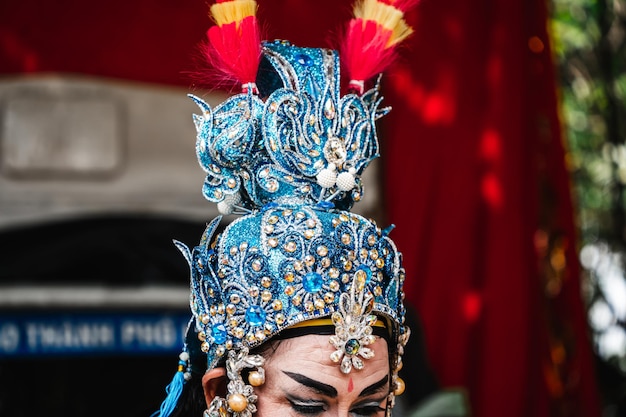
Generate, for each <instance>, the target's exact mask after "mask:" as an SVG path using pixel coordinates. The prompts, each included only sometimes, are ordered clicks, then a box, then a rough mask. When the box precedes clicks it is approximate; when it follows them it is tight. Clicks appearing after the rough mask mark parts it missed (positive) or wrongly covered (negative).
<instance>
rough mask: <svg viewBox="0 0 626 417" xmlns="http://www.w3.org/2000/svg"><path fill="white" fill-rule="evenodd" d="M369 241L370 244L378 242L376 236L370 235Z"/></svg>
mask: <svg viewBox="0 0 626 417" xmlns="http://www.w3.org/2000/svg"><path fill="white" fill-rule="evenodd" d="M367 243H369V245H370V246H374V245H375V244H376V236H374V235H369V236H368V237H367Z"/></svg>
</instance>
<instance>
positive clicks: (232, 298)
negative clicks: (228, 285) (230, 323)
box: [230, 294, 241, 304]
mask: <svg viewBox="0 0 626 417" xmlns="http://www.w3.org/2000/svg"><path fill="white" fill-rule="evenodd" d="M240 301H241V297H240V296H239V294H231V295H230V302H231V303H233V304H239V302H240Z"/></svg>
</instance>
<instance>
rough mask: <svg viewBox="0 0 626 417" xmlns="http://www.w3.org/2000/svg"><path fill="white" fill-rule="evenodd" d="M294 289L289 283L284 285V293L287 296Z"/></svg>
mask: <svg viewBox="0 0 626 417" xmlns="http://www.w3.org/2000/svg"><path fill="white" fill-rule="evenodd" d="M295 291H296V290H295V289H294V288H293V287H292V286H291V285H288V286H286V287H285V294H287V295H288V296H292V295H293V293H294V292H295Z"/></svg>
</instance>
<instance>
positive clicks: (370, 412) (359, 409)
mask: <svg viewBox="0 0 626 417" xmlns="http://www.w3.org/2000/svg"><path fill="white" fill-rule="evenodd" d="M384 411H385V409H384V408H383V407H381V406H380V402H371V403H365V404H360V405H358V406H356V407H355V408H353V409H352V410H350V413H351V414H352V415H353V416H354V417H374V416H378V415H380V413H382V412H384Z"/></svg>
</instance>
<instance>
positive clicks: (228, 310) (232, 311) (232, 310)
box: [226, 304, 237, 316]
mask: <svg viewBox="0 0 626 417" xmlns="http://www.w3.org/2000/svg"><path fill="white" fill-rule="evenodd" d="M235 311H237V307H235V305H234V304H228V305H227V306H226V314H228V315H229V316H232V315H233V314H235Z"/></svg>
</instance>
